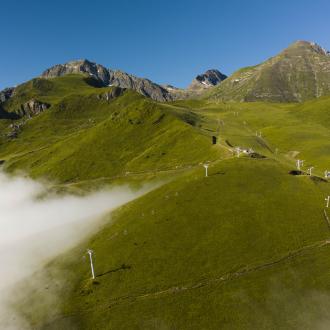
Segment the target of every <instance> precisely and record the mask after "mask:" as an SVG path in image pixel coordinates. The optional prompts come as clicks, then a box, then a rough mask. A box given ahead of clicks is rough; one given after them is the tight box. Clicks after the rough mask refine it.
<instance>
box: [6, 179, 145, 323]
mask: <svg viewBox="0 0 330 330" xmlns="http://www.w3.org/2000/svg"><path fill="white" fill-rule="evenodd" d="M46 188H47V187H46V185H44V184H41V183H39V182H35V181H32V180H30V179H26V178H23V177H8V176H6V175H5V174H3V173H0V227H1V230H0V258H1V268H0V279H1V281H0V328H1V329H22V328H25V327H27V325H26V324H24V323H23V324H22V320H19V319H17V316H16V315H15V312H14V311H13V310H12V309H11V307H10V306H11V305H12V304H15V303H16V301H15V295H14V296H13V295H12V289H13V288H14V287H15V285H16V284H17V283H18V282H19V281H20V280H22V279H24V278H25V277H28V276H31V275H33V274H34V273H35V272H37V271H38V270H39V269H41V267H42V265H43V264H44V263H45V262H46V261H47V260H49V259H50V258H52V257H54V256H55V255H58V254H60V253H62V252H64V251H65V250H66V249H68V248H70V247H72V246H74V245H76V244H77V243H78V242H79V241H80V240H81V239H83V238H84V237H86V235H88V234H90V233H93V232H94V230H96V229H97V228H98V227H99V226H100V224H101V217H102V215H103V214H105V213H106V212H109V211H111V210H113V209H114V208H116V207H118V206H120V205H122V204H125V203H127V202H128V201H130V200H132V199H134V198H136V197H137V196H139V195H141V194H142V193H143V192H145V191H146V190H147V188H145V189H142V190H139V191H136V192H133V191H132V190H130V189H129V188H127V187H120V188H115V189H112V190H104V191H99V192H95V193H92V194H89V195H86V196H84V197H77V196H70V195H65V196H49V197H40V196H42V195H43V194H44V193H45V189H46ZM98 219H99V220H98Z"/></svg>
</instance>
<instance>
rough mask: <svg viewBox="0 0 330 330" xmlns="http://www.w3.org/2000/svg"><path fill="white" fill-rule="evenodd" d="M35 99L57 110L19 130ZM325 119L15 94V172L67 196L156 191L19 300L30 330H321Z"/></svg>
mask: <svg viewBox="0 0 330 330" xmlns="http://www.w3.org/2000/svg"><path fill="white" fill-rule="evenodd" d="M31 99H34V100H37V101H38V102H44V103H47V104H49V105H50V107H49V108H48V109H47V110H44V111H42V112H41V113H40V114H36V115H33V116H28V115H24V114H23V113H22V111H20V109H22V104H25V103H26V102H28V101H29V100H31ZM329 108H330V98H329V97H323V98H320V99H317V100H314V101H309V102H305V103H301V104H297V103H294V104H292V103H291V104H284V103H277V104H276V103H262V102H251V103H248V102H245V103H234V102H230V103H226V102H221V101H214V100H185V101H177V102H172V103H157V102H155V101H152V100H150V99H147V98H145V97H143V96H141V95H139V94H137V93H135V92H133V91H130V90H123V89H120V88H117V87H107V88H100V87H99V86H98V85H97V83H96V82H95V80H93V79H91V78H89V77H86V76H82V75H68V76H64V77H60V78H54V79H50V80H46V79H37V80H33V81H31V82H28V83H26V84H25V85H22V86H20V87H19V89H18V90H17V91H16V94H15V96H14V97H13V98H11V99H10V100H9V101H7V102H5V103H4V104H3V109H4V111H6V113H8V114H10V113H11V114H18V115H19V116H20V118H19V119H8V118H6V119H2V120H0V125H1V126H0V127H1V128H2V131H1V132H2V135H1V140H0V160H4V161H5V163H4V169H5V170H6V171H8V172H11V173H14V172H15V171H26V172H27V173H28V174H29V175H30V176H32V177H34V178H47V179H49V180H50V181H51V182H52V183H53V184H54V185H53V187H54V189H55V190H57V191H59V192H60V191H61V190H62V189H64V190H69V191H71V192H74V193H81V190H80V189H82V190H83V191H86V190H92V189H94V188H96V187H104V186H105V185H115V184H118V183H122V182H125V183H128V184H135V183H136V182H139V183H141V182H142V183H143V182H146V181H150V180H152V181H158V182H162V183H163V185H162V186H161V187H159V188H157V189H155V190H154V191H151V192H149V193H148V194H147V195H145V196H143V197H140V198H139V199H137V200H135V201H133V202H131V203H129V204H127V205H125V206H123V207H121V208H120V209H118V210H116V211H115V212H114V213H113V214H111V215H110V214H109V215H108V216H107V217H106V218H105V219H104V226H103V227H102V228H101V229H100V230H99V232H97V233H96V234H95V235H93V236H91V237H89V238H88V239H87V240H86V241H84V242H82V243H81V244H80V245H79V246H77V247H76V248H75V249H73V250H70V251H67V252H66V253H64V254H63V255H61V256H59V257H58V258H56V259H55V260H50V261H49V263H48V264H47V265H46V267H44V268H43V269H42V270H41V271H39V272H38V273H37V274H36V275H35V276H34V279H33V281H29V280H28V281H24V282H23V283H22V284H21V286H18V287H17V291H18V292H19V294H20V295H21V297H22V300H21V302H20V303H19V305H18V306H16V308H17V309H18V310H19V311H20V313H21V314H22V315H23V316H24V317H25V318H26V319H28V320H29V322H30V323H31V326H32V328H33V329H315V328H316V329H326V328H327V326H328V324H330V323H329V322H330V320H329V316H328V312H327V310H328V307H330V304H329V303H330V298H329V297H330V296H329V294H330V292H329V290H330V287H329V283H330V281H329V280H330V278H329V271H328V270H329V266H330V257H329V251H328V247H329V241H328V237H329V224H328V222H327V219H326V217H325V214H324V207H325V203H324V198H325V196H327V195H329V194H330V188H329V183H328V181H327V180H325V179H324V178H323V176H324V175H323V174H324V171H325V170H326V169H329V170H330V165H329V164H330V130H329V129H330V112H329ZM13 125H14V126H15V125H18V126H19V129H18V130H17V132H16V134H15V136H12V135H11V134H12V130H13ZM256 133H257V134H256ZM212 137H216V138H217V143H216V144H212ZM237 147H240V148H241V150H249V149H251V148H252V149H253V150H250V151H249V152H248V154H243V153H242V154H241V155H240V157H237V156H236V152H235V150H236V148H237ZM297 159H303V160H305V164H304V167H303V171H302V172H301V173H298V174H301V175H292V174H297V173H292V171H293V170H295V169H296V167H295V162H296V160H297ZM204 162H208V163H209V164H210V167H209V177H205V174H204V168H203V166H202V164H203V163H204ZM310 166H313V167H314V170H313V175H312V176H309V175H306V170H307V168H308V167H310ZM75 188H79V189H75ZM326 214H327V213H326ZM87 248H92V249H93V250H94V251H95V267H96V275H97V278H96V280H95V281H91V280H90V279H89V278H90V274H89V264H88V261H86V259H84V258H83V256H84V255H85V254H86V249H87ZM36 278H38V280H37V281H36ZM55 297H57V298H56V299H54V298H55Z"/></svg>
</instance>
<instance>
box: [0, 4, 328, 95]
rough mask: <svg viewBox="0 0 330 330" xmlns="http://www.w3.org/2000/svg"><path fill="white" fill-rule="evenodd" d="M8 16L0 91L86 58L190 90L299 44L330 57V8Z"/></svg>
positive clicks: (17, 8) (12, 12) (116, 8)
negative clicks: (215, 73)
mask: <svg viewBox="0 0 330 330" xmlns="http://www.w3.org/2000/svg"><path fill="white" fill-rule="evenodd" d="M0 10H1V19H0V31H1V33H0V36H1V37H0V45H1V47H0V89H2V88H4V87H7V86H12V85H16V84H18V83H21V82H23V81H26V80H29V79H31V78H33V77H35V76H37V75H39V74H40V73H41V72H42V71H43V70H44V69H46V68H48V67H50V66H52V65H54V64H58V63H65V62H67V61H69V60H73V59H81V58H87V59H89V60H91V61H95V62H97V63H100V64H103V65H105V66H106V67H110V68H113V69H121V70H123V71H126V72H128V73H132V74H135V75H137V76H141V77H146V78H149V79H151V80H153V81H155V82H158V83H169V84H173V85H176V86H179V87H184V86H186V85H188V84H189V82H190V81H191V80H192V79H193V78H194V76H196V75H197V74H198V73H201V72H204V71H205V70H207V69H209V68H216V69H219V70H220V71H222V72H223V73H225V74H230V73H232V72H233V71H235V70H237V69H239V68H241V67H243V66H247V65H254V64H257V63H259V62H261V61H263V60H265V59H266V58H268V57H270V56H272V55H275V54H276V53H278V52H279V51H281V50H282V49H283V48H286V47H287V46H288V45H289V44H290V43H292V42H293V41H295V40H300V39H302V40H309V41H315V42H317V43H319V44H320V45H321V46H323V47H325V48H327V49H330V33H329V32H330V19H329V13H330V1H329V0H226V1H224V0H163V1H161V0H88V1H87V0H65V1H64V0H49V1H48V0H8V1H3V2H1V7H0Z"/></svg>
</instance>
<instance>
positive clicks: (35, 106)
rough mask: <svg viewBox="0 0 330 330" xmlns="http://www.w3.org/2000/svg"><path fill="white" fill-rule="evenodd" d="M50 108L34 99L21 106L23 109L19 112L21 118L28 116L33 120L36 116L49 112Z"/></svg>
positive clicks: (48, 105)
mask: <svg viewBox="0 0 330 330" xmlns="http://www.w3.org/2000/svg"><path fill="white" fill-rule="evenodd" d="M49 107H50V104H47V103H43V102H40V101H37V100H35V99H32V100H30V101H28V102H26V103H24V104H22V105H21V108H20V109H19V110H18V111H17V113H18V114H19V115H20V116H27V117H28V118H31V117H33V116H35V115H38V114H40V113H41V112H43V111H45V110H47V109H48V108H49Z"/></svg>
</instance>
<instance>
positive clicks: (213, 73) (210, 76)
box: [188, 69, 227, 90]
mask: <svg viewBox="0 0 330 330" xmlns="http://www.w3.org/2000/svg"><path fill="white" fill-rule="evenodd" d="M226 78H227V76H226V75H224V74H223V73H221V72H220V71H219V70H215V69H213V70H207V71H206V72H205V73H203V74H200V75H198V76H197V77H196V78H195V79H194V80H193V81H192V83H191V84H190V86H189V87H188V90H203V89H208V88H210V87H214V86H216V85H219V84H220V83H221V82H222V81H223V80H225V79H226Z"/></svg>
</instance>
